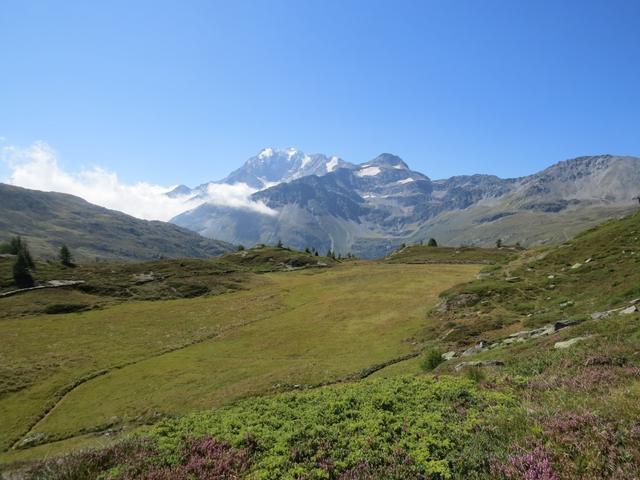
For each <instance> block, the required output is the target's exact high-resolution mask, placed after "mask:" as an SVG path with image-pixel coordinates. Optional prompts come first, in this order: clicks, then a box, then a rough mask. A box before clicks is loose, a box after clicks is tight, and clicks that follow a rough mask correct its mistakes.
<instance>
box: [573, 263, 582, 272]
mask: <svg viewBox="0 0 640 480" xmlns="http://www.w3.org/2000/svg"><path fill="white" fill-rule="evenodd" d="M581 266H582V264H581V263H576V264H574V265H571V270H575V269H577V268H580V267H581Z"/></svg>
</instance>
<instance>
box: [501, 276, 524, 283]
mask: <svg viewBox="0 0 640 480" xmlns="http://www.w3.org/2000/svg"><path fill="white" fill-rule="evenodd" d="M504 280H505V282H509V283H514V282H519V281H520V277H507V278H505V279H504Z"/></svg>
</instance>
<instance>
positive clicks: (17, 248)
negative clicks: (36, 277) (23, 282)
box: [9, 235, 36, 270]
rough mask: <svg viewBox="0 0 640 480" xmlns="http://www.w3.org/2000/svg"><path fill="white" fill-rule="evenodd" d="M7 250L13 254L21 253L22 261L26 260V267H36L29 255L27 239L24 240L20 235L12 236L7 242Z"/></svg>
mask: <svg viewBox="0 0 640 480" xmlns="http://www.w3.org/2000/svg"><path fill="white" fill-rule="evenodd" d="M9 252H10V253H11V254H13V255H19V254H20V253H22V255H23V257H24V261H25V262H27V268H29V269H31V270H35V269H36V264H35V262H34V261H33V257H32V256H31V252H30V251H29V245H28V244H27V241H26V240H24V239H23V238H22V237H21V236H19V235H18V236H17V237H13V238H12V239H11V241H10V242H9Z"/></svg>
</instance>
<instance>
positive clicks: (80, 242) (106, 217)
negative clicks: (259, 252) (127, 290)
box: [0, 183, 233, 260]
mask: <svg viewBox="0 0 640 480" xmlns="http://www.w3.org/2000/svg"><path fill="white" fill-rule="evenodd" d="M0 205H2V208H0V241H6V240H8V239H9V238H10V237H12V236H14V235H22V236H23V237H25V238H27V239H28V240H29V244H30V246H31V249H32V250H33V253H35V254H36V255H37V256H48V257H54V256H55V255H56V254H57V251H58V249H59V248H60V246H61V245H62V244H63V243H64V244H66V245H67V246H69V248H70V249H71V250H72V252H73V254H74V256H75V258H76V259H77V260H94V259H122V260H143V259H153V258H159V257H210V256H214V255H220V254H222V253H224V252H228V251H230V250H232V248H233V247H232V246H231V245H229V244H227V243H225V242H220V241H216V240H211V239H208V238H204V237H201V236H200V235H198V234H196V233H193V232H191V231H189V230H186V229H184V228H181V227H178V226H176V225H172V224H170V223H165V222H156V221H153V222H150V221H146V220H139V219H137V218H134V217H131V216H129V215H125V214H124V213H120V212H117V211H114V210H108V209H106V208H102V207H98V206H96V205H93V204H91V203H88V202H86V201H85V200H82V199H81V198H79V197H75V196H73V195H67V194H62V193H53V192H41V191H36V190H28V189H25V188H20V187H14V186H11V185H6V184H1V183H0Z"/></svg>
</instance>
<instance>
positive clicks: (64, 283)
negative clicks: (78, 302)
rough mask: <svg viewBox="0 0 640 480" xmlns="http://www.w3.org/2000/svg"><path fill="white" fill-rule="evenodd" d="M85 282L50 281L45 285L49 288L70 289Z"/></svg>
mask: <svg viewBox="0 0 640 480" xmlns="http://www.w3.org/2000/svg"><path fill="white" fill-rule="evenodd" d="M82 283H84V280H49V281H47V282H45V285H47V286H49V287H70V286H72V285H80V284H82Z"/></svg>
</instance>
